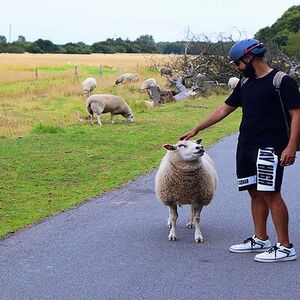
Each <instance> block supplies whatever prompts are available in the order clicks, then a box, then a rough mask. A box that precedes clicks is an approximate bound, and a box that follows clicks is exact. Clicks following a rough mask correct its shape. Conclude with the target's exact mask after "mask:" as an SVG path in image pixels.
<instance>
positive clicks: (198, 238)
mask: <svg viewBox="0 0 300 300" xmlns="http://www.w3.org/2000/svg"><path fill="white" fill-rule="evenodd" d="M195 243H204V240H203V238H202V237H197V238H195Z"/></svg>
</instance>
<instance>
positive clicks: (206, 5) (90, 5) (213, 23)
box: [0, 0, 300, 44]
mask: <svg viewBox="0 0 300 300" xmlns="http://www.w3.org/2000/svg"><path fill="white" fill-rule="evenodd" d="M0 1H1V5H0V10H1V17H0V35H4V36H6V38H7V41H8V42H9V41H14V40H16V39H17V38H18V36H19V35H23V36H24V37H25V38H26V40H28V41H31V42H33V41H35V40H37V39H39V38H42V39H48V40H51V41H52V42H53V43H55V44H64V43H67V42H79V41H82V42H85V43H86V44H92V43H94V42H98V41H104V40H106V39H107V38H118V37H121V38H122V39H126V38H129V39H130V40H131V41H133V40H135V39H136V38H138V37H139V36H140V35H143V34H149V35H152V36H153V38H154V40H155V41H156V42H159V41H177V40H182V39H184V38H185V37H186V33H187V31H188V30H187V29H188V28H189V30H190V31H191V32H192V33H194V34H202V33H205V34H206V35H209V36H211V37H213V35H214V34H218V33H225V34H226V36H228V35H227V34H230V33H233V34H237V32H242V33H243V37H244V38H246V37H253V35H254V34H255V33H256V32H257V31H258V30H259V29H260V28H263V27H266V26H271V25H272V24H273V23H274V22H275V21H276V20H277V19H278V18H280V17H281V16H282V14H283V13H284V12H285V11H286V10H287V9H288V8H290V7H291V6H293V5H300V0H251V1H241V0H186V1H183V0H146V1H145V0H87V1H78V0H0ZM10 28H11V30H10Z"/></svg>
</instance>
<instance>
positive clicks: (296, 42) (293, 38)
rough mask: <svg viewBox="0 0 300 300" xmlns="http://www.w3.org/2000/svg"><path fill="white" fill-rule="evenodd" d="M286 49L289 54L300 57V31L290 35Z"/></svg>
mask: <svg viewBox="0 0 300 300" xmlns="http://www.w3.org/2000/svg"><path fill="white" fill-rule="evenodd" d="M284 50H285V52H286V53H287V55H288V56H291V57H296V58H300V31H299V32H297V33H295V34H292V35H290V36H289V38H288V40H287V43H286V46H285V47H284Z"/></svg>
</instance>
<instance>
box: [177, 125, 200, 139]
mask: <svg viewBox="0 0 300 300" xmlns="http://www.w3.org/2000/svg"><path fill="white" fill-rule="evenodd" d="M198 132H199V131H197V130H196V129H195V128H194V129H192V130H191V131H188V132H186V133H184V134H183V135H182V136H180V137H179V139H180V140H181V141H182V140H189V139H190V138H192V137H193V136H195V135H197V134H198Z"/></svg>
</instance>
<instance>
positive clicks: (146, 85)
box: [141, 77, 158, 92]
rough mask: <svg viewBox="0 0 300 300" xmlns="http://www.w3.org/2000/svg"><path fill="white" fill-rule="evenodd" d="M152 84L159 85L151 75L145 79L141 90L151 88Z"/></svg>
mask: <svg viewBox="0 0 300 300" xmlns="http://www.w3.org/2000/svg"><path fill="white" fill-rule="evenodd" d="M150 86H158V85H157V81H156V79H155V78H151V77H150V78H147V79H145V80H144V82H143V84H142V86H141V92H144V91H145V90H147V89H149V88H150Z"/></svg>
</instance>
